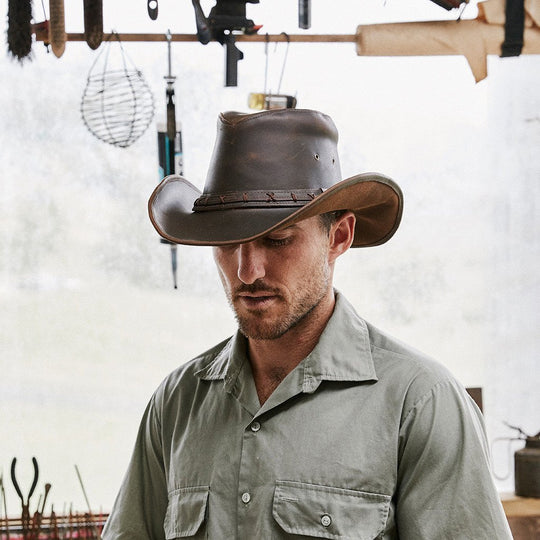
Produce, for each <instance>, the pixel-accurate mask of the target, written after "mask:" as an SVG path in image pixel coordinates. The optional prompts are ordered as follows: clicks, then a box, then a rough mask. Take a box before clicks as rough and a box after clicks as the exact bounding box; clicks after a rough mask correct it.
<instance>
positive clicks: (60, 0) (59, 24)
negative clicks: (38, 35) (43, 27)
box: [49, 0, 66, 58]
mask: <svg viewBox="0 0 540 540" xmlns="http://www.w3.org/2000/svg"><path fill="white" fill-rule="evenodd" d="M49 19H50V24H49V42H50V44H51V48H52V50H53V53H54V55H55V56H56V57H57V58H60V57H61V56H62V55H63V54H64V50H65V48H66V21H65V15H64V0H49Z"/></svg>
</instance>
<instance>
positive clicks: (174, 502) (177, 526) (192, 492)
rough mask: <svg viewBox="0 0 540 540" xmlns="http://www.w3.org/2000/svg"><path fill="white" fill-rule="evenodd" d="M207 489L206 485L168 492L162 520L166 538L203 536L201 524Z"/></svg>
mask: <svg viewBox="0 0 540 540" xmlns="http://www.w3.org/2000/svg"><path fill="white" fill-rule="evenodd" d="M208 491H209V487H208V486H196V487H188V488H181V489H175V490H174V491H171V492H170V493H169V503H168V505H167V513H166V514H165V521H164V522H163V528H164V529H165V538H166V540H173V539H174V538H204V537H205V536H203V535H204V532H203V527H201V525H202V523H203V521H204V520H205V517H206V506H207V504H208Z"/></svg>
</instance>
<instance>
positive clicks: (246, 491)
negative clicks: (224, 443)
mask: <svg viewBox="0 0 540 540" xmlns="http://www.w3.org/2000/svg"><path fill="white" fill-rule="evenodd" d="M300 392H302V375H301V374H300V373H298V372H292V373H291V374H289V377H287V378H286V379H285V380H284V381H282V383H281V385H280V386H279V387H278V389H276V391H275V392H274V394H272V395H271V396H270V398H269V399H268V401H267V402H266V403H265V404H264V405H263V406H262V407H260V408H259V410H258V411H257V412H256V413H255V414H254V415H253V416H252V418H251V420H250V421H249V423H248V424H247V425H246V426H245V427H244V431H243V436H242V446H241V455H240V460H239V462H240V468H239V476H238V492H237V494H236V495H237V538H239V539H243V538H252V537H253V536H252V535H253V531H258V533H259V534H262V533H264V534H265V537H266V536H268V535H269V531H270V530H271V529H273V527H274V525H273V520H272V501H273V493H274V487H275V481H276V479H275V478H274V476H273V474H272V470H273V467H272V466H271V462H272V460H276V459H280V456H271V455H269V453H268V452H266V451H265V449H266V448H267V447H268V445H267V444H265V438H266V437H272V434H271V433H267V430H266V423H267V420H268V419H269V418H270V416H275V415H276V414H279V411H276V409H277V408H278V407H279V406H280V405H282V404H283V403H284V402H286V401H288V400H289V399H291V398H292V397H294V396H296V395H298V394H299V393H300Z"/></svg>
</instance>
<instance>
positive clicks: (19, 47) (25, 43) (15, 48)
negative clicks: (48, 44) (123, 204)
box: [7, 0, 32, 62]
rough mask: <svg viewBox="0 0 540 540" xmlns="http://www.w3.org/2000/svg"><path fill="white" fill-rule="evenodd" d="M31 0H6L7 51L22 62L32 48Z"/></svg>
mask: <svg viewBox="0 0 540 540" xmlns="http://www.w3.org/2000/svg"><path fill="white" fill-rule="evenodd" d="M31 21H32V0H9V2H8V30H7V42H8V51H9V52H10V53H11V54H12V55H13V56H14V57H15V58H16V59H17V60H19V62H22V61H23V60H24V59H25V58H26V57H27V56H28V55H29V54H30V51H31V49H32V22H31Z"/></svg>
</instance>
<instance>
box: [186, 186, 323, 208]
mask: <svg viewBox="0 0 540 540" xmlns="http://www.w3.org/2000/svg"><path fill="white" fill-rule="evenodd" d="M323 192H324V189H322V188H319V189H295V190H293V191H291V190H274V191H265V190H258V191H238V192H230V193H225V194H213V193H209V194H207V195H201V196H200V197H199V198H198V199H197V200H196V201H195V203H194V204H193V211H194V212H206V211H211V210H225V209H229V208H234V209H238V208H275V207H280V208H283V207H297V206H304V205H305V204H307V203H308V202H310V201H312V200H313V199H314V198H315V197H317V195H320V194H321V193H323Z"/></svg>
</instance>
